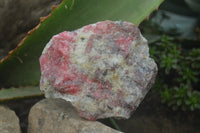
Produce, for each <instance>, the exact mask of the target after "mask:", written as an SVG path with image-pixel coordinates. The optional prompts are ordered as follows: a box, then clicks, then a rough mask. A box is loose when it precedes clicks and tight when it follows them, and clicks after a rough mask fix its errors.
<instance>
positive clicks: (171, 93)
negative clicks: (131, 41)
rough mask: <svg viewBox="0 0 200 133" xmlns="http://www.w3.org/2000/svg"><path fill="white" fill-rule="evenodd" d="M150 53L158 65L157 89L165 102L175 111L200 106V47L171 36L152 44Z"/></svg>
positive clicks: (191, 109)
mask: <svg viewBox="0 0 200 133" xmlns="http://www.w3.org/2000/svg"><path fill="white" fill-rule="evenodd" d="M150 54H151V56H152V58H154V59H155V61H156V62H157V64H158V68H159V72H158V74H159V75H158V79H157V81H156V83H155V85H154V88H156V89H157V90H159V91H160V94H161V98H162V102H164V103H166V104H167V105H168V106H170V107H172V108H173V109H174V110H176V109H179V108H181V109H182V110H184V111H187V110H190V111H193V110H195V109H200V93H199V91H200V88H199V85H200V71H199V70H200V48H188V46H185V45H183V44H180V43H179V42H178V41H177V40H175V39H173V38H170V37H169V36H162V37H161V39H160V40H159V41H157V42H155V43H153V44H151V45H150Z"/></svg>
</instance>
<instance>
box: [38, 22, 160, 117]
mask: <svg viewBox="0 0 200 133" xmlns="http://www.w3.org/2000/svg"><path fill="white" fill-rule="evenodd" d="M148 50H149V49H148V45H147V41H146V39H145V38H144V37H143V36H142V35H141V33H140V31H139V29H138V27H137V26H134V25H133V24H131V23H128V22H124V21H116V22H112V21H103V22H98V23H96V24H91V25H88V26H85V27H83V28H81V29H78V30H76V31H73V32H67V31H64V32H62V33H60V34H58V35H55V36H53V38H52V39H51V40H50V42H49V43H48V44H47V45H46V47H45V48H44V51H43V53H42V55H41V57H40V65H41V81H40V88H41V90H42V91H43V92H44V93H45V96H46V97H47V98H62V99H65V100H66V101H70V102H71V103H72V105H73V106H75V107H76V109H77V111H78V113H79V115H80V116H82V117H84V118H86V119H88V120H96V119H99V118H107V117H118V118H129V117H130V115H131V113H132V112H133V111H134V110H135V109H136V108H137V107H138V105H139V103H140V102H141V100H142V99H143V98H144V96H145V95H146V93H147V92H148V90H149V89H150V87H151V85H152V84H153V82H154V79H155V77H156V73H157V66H156V64H155V62H154V61H153V59H151V58H149V51H148Z"/></svg>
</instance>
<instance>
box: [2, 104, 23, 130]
mask: <svg viewBox="0 0 200 133" xmlns="http://www.w3.org/2000/svg"><path fill="white" fill-rule="evenodd" d="M0 133H21V130H20V126H19V119H18V117H17V116H16V114H15V112H14V111H12V110H10V109H9V108H6V107H4V106H0Z"/></svg>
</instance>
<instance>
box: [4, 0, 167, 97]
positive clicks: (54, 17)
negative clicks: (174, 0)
mask: <svg viewBox="0 0 200 133" xmlns="http://www.w3.org/2000/svg"><path fill="white" fill-rule="evenodd" d="M162 2H163V0H123V1H122V0H114V1H113V0H63V1H62V3H61V4H60V5H59V6H57V7H55V8H53V10H52V12H51V13H50V14H49V15H48V16H47V17H42V18H41V19H40V23H39V24H38V25H37V26H36V27H35V28H33V29H32V30H31V31H29V32H28V33H27V36H26V37H25V38H24V39H23V40H22V41H21V42H20V43H19V44H18V46H17V47H16V48H15V49H14V50H12V51H11V52H9V55H8V56H7V57H6V58H4V59H3V60H1V62H0V87H2V88H4V89H0V101H3V100H7V99H13V98H19V97H27V96H37V95H42V93H41V92H40V90H39V87H38V86H39V80H40V66H39V57H40V55H41V52H42V50H43V48H44V47H45V45H46V43H47V42H48V41H49V40H50V38H51V37H52V36H53V35H55V34H58V33H59V32H62V31H66V30H67V31H72V30H75V29H78V28H80V27H82V26H84V25H87V24H91V23H96V22H98V21H103V20H124V21H129V22H132V23H133V24H135V25H139V24H140V23H141V22H142V21H143V20H144V19H145V18H147V17H148V16H149V15H150V13H152V12H153V11H154V10H156V9H158V6H159V5H160V4H161V3H162Z"/></svg>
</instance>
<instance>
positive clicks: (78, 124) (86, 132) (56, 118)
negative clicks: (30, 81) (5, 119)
mask: <svg viewBox="0 0 200 133" xmlns="http://www.w3.org/2000/svg"><path fill="white" fill-rule="evenodd" d="M28 120H29V125H28V133H121V132H119V131H117V130H114V129H112V128H110V127H107V126H106V125H103V124H102V123H100V122H97V121H88V120H85V119H83V118H81V117H80V116H79V115H78V113H77V111H76V110H75V108H74V107H73V106H72V105H71V103H69V102H66V101H65V100H62V99H44V100H42V101H40V102H38V103H37V104H36V105H34V106H33V107H32V108H31V111H30V113H29V118H28Z"/></svg>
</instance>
